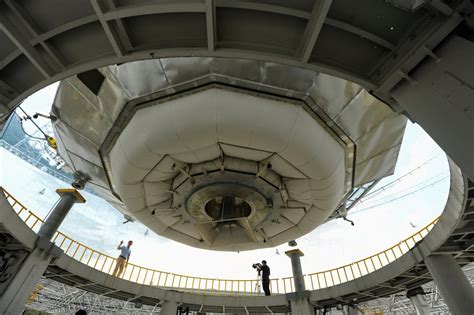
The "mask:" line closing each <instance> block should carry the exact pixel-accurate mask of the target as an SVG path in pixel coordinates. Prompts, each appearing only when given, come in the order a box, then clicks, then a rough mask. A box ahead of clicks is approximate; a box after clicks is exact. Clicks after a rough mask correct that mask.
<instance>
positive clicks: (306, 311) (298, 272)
mask: <svg viewBox="0 0 474 315" xmlns="http://www.w3.org/2000/svg"><path fill="white" fill-rule="evenodd" d="M285 254H286V255H287V256H288V257H290V259H291V268H292V270H293V282H294V284H295V293H293V294H292V297H291V299H290V304H291V314H298V315H312V314H314V307H313V306H312V305H311V303H310V302H309V299H308V296H309V295H308V294H307V293H308V292H305V290H306V288H305V284H304V278H303V270H302V268H301V260H300V257H301V256H303V255H304V254H303V252H302V251H300V250H299V249H292V250H289V251H287V252H285Z"/></svg>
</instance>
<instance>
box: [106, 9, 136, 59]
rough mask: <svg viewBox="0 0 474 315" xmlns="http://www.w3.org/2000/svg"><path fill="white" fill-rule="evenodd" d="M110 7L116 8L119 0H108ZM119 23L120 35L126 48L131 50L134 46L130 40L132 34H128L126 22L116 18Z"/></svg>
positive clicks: (118, 30) (118, 31)
mask: <svg viewBox="0 0 474 315" xmlns="http://www.w3.org/2000/svg"><path fill="white" fill-rule="evenodd" d="M108 4H109V8H110V9H116V8H117V0H108ZM115 21H116V23H117V33H118V35H119V36H120V38H121V40H122V43H123V45H124V46H125V50H127V51H131V50H132V48H133V45H132V41H131V40H130V36H129V35H128V30H127V27H126V25H125V22H124V21H122V19H117V20H115Z"/></svg>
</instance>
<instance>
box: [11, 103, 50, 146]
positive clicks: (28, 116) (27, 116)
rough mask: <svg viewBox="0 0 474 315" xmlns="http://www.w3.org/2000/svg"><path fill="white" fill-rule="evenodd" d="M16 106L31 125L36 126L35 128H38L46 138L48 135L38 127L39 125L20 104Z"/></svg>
mask: <svg viewBox="0 0 474 315" xmlns="http://www.w3.org/2000/svg"><path fill="white" fill-rule="evenodd" d="M18 108H19V109H20V110H21V111H22V112H23V114H25V115H26V118H27V119H29V120H30V121H31V122H32V123H33V125H35V126H36V128H38V130H39V131H40V132H41V133H42V134H43V135H44V137H45V138H46V139H47V138H48V137H49V136H48V135H47V134H46V133H45V132H44V131H43V130H42V129H41V128H40V126H38V125H37V124H36V123H35V122H34V121H33V119H31V117H30V115H28V114H27V113H26V112H25V111H24V110H23V108H21V105H18Z"/></svg>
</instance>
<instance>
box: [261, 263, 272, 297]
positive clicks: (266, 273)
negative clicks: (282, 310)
mask: <svg viewBox="0 0 474 315" xmlns="http://www.w3.org/2000/svg"><path fill="white" fill-rule="evenodd" d="M259 270H261V271H262V287H263V291H264V292H265V295H270V267H268V265H267V261H266V260H262V265H261V267H260V268H259Z"/></svg>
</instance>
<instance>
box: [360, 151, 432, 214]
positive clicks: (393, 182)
mask: <svg viewBox="0 0 474 315" xmlns="http://www.w3.org/2000/svg"><path fill="white" fill-rule="evenodd" d="M439 155H440V153H437V154H435V155H433V156H432V157H431V158H429V159H428V160H426V161H425V162H423V163H421V164H420V165H418V166H417V167H416V168H414V169H412V170H411V171H409V172H407V173H405V174H403V175H402V176H400V177H398V178H397V179H394V180H393V181H391V182H389V183H387V184H385V185H384V186H382V187H380V188H378V189H376V190H374V191H372V192H369V193H368V194H367V195H365V196H364V197H363V198H362V199H360V200H358V201H357V202H356V204H355V205H354V207H357V205H359V204H361V203H363V202H364V201H366V200H369V199H372V198H374V197H375V196H377V195H379V194H381V193H382V192H385V191H386V190H387V189H388V188H390V187H392V186H394V185H395V184H396V183H398V182H401V180H402V179H403V178H405V177H407V176H409V175H412V174H413V173H414V172H415V171H418V170H420V169H421V168H422V167H424V166H426V165H427V164H428V163H429V162H431V161H433V160H434V159H435V158H437V157H438V156H439Z"/></svg>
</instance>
